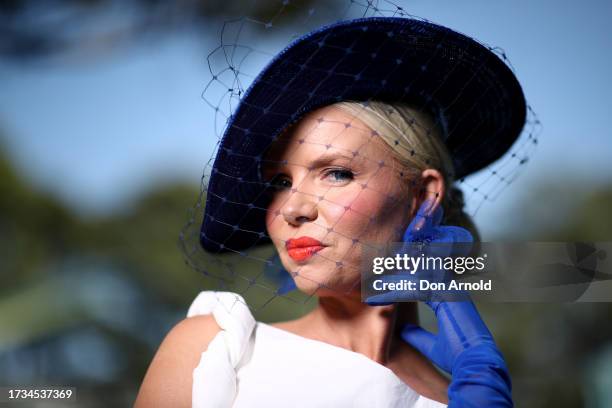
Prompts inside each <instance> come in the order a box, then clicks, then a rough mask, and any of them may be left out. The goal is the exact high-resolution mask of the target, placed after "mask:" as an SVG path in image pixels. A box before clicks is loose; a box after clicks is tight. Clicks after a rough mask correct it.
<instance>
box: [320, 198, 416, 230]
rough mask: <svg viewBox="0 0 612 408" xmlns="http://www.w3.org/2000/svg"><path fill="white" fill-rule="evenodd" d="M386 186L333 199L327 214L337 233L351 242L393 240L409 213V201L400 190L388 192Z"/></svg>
mask: <svg viewBox="0 0 612 408" xmlns="http://www.w3.org/2000/svg"><path fill="white" fill-rule="evenodd" d="M385 187H386V186H379V187H374V186H373V187H371V188H368V187H366V188H365V189H362V188H361V186H359V191H356V192H353V193H351V194H346V192H343V194H338V195H337V196H336V197H334V198H333V199H330V201H332V202H333V203H334V204H330V206H329V208H328V214H330V216H331V218H332V222H333V225H335V227H334V230H336V231H337V232H339V233H341V234H343V235H345V236H347V237H350V238H360V237H361V238H370V239H372V238H375V237H379V238H380V239H390V238H392V237H395V235H394V234H396V229H397V227H398V226H399V225H400V223H402V222H403V221H404V220H405V218H406V217H405V214H404V209H405V211H409V210H410V208H409V207H410V206H409V197H405V194H402V193H401V192H400V191H399V190H398V191H393V192H389V190H388V189H387V190H386V191H385Z"/></svg>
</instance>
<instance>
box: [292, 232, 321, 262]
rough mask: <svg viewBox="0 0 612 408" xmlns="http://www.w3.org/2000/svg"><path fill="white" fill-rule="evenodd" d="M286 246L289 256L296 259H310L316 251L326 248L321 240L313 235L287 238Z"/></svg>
mask: <svg viewBox="0 0 612 408" xmlns="http://www.w3.org/2000/svg"><path fill="white" fill-rule="evenodd" d="M285 247H286V248H287V252H288V253H289V256H290V257H291V258H293V259H294V260H296V261H303V260H305V259H308V258H310V257H311V256H312V255H313V254H315V253H316V252H319V251H320V250H322V249H323V248H325V246H324V245H323V244H322V243H321V241H318V240H316V239H314V238H312V237H299V238H295V239H290V240H287V243H286V244H285Z"/></svg>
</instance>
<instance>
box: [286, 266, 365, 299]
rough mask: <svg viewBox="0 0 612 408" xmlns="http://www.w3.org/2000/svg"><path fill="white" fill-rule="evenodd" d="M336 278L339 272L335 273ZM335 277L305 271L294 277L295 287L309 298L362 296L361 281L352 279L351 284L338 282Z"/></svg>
mask: <svg viewBox="0 0 612 408" xmlns="http://www.w3.org/2000/svg"><path fill="white" fill-rule="evenodd" d="M333 273H334V274H336V276H337V275H338V272H337V271H333ZM333 277H334V275H332V274H331V273H329V274H321V273H317V274H312V273H308V272H307V271H303V274H300V275H298V276H296V277H294V281H295V286H297V288H298V289H299V290H300V292H302V293H305V294H307V295H308V296H312V295H315V296H318V297H338V296H349V295H350V296H351V297H352V296H355V294H357V296H361V286H360V281H359V279H358V280H355V279H352V280H351V281H350V282H349V281H346V280H344V279H342V280H338V279H333Z"/></svg>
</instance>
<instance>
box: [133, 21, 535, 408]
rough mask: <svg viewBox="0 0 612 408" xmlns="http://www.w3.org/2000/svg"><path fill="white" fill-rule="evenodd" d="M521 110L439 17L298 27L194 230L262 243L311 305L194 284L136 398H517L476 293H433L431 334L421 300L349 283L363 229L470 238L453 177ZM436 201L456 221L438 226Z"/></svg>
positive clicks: (368, 240)
mask: <svg viewBox="0 0 612 408" xmlns="http://www.w3.org/2000/svg"><path fill="white" fill-rule="evenodd" d="M355 101H359V102H355ZM525 110H526V109H525V101H524V97H523V94H522V91H521V88H520V85H519V84H518V82H517V81H516V79H515V78H514V76H513V74H512V73H511V71H510V70H509V69H508V68H507V67H506V65H505V64H504V63H503V62H501V61H500V60H499V59H498V58H497V57H496V56H495V55H494V54H493V53H492V52H491V51H490V50H488V49H486V48H485V47H483V46H481V45H480V44H478V43H477V42H475V41H474V40H472V39H469V38H468V37H465V36H463V35H461V34H458V33H455V32H453V31H451V30H449V29H447V28H444V27H440V26H436V25H433V24H430V23H426V22H422V21H418V20H412V19H403V18H366V19H360V20H352V21H347V22H341V23H338V24H335V25H332V26H328V27H324V28H322V29H320V30H318V31H315V32H313V33H310V34H308V35H306V36H304V37H302V38H300V39H298V40H297V41H295V42H294V43H293V44H292V45H290V46H289V47H288V48H287V49H286V50H284V51H283V52H281V53H280V54H279V55H277V56H276V57H275V58H274V60H273V61H272V62H271V63H270V64H269V65H268V66H267V67H266V68H265V69H264V70H263V71H262V73H261V74H260V75H259V76H258V77H257V79H256V80H255V82H254V83H253V85H251V88H250V89H249V91H248V92H247V93H246V94H245V96H244V97H243V99H242V100H241V103H240V105H239V107H238V108H237V110H236V113H235V115H233V116H232V118H231V120H230V122H229V124H228V128H227V130H226V132H225V135H224V137H223V140H222V142H221V145H220V148H219V151H218V154H217V157H216V159H215V165H214V167H213V171H212V175H211V178H210V181H209V183H208V192H207V200H206V208H205V217H204V220H203V223H202V231H201V245H202V247H203V248H204V249H205V250H206V251H208V252H210V253H221V252H228V251H230V252H237V253H240V254H241V255H243V256H246V255H247V253H248V250H249V249H251V248H254V247H256V246H257V245H260V244H269V243H270V242H271V243H273V245H274V247H275V248H276V250H277V251H278V255H279V257H280V260H281V262H282V265H283V267H284V268H285V269H286V270H287V271H290V278H291V281H292V283H294V284H295V286H296V287H297V288H298V289H299V290H300V291H302V292H304V293H306V294H315V295H317V296H318V298H319V304H318V307H316V308H315V309H314V310H313V311H312V312H311V313H309V314H307V315H305V316H303V317H301V318H299V319H297V320H293V321H288V322H282V323H275V324H272V325H268V324H265V323H262V322H255V320H254V318H253V316H252V314H251V313H250V310H249V308H248V306H247V305H246V304H245V303H244V300H243V299H242V297H241V296H240V295H238V294H236V293H231V292H212V291H209V292H202V293H200V295H199V296H198V297H197V298H196V299H195V300H194V302H193V304H192V305H191V307H190V309H189V311H188V318H187V319H185V320H184V321H182V322H181V323H179V324H178V325H177V326H176V327H175V328H173V329H172V330H171V332H170V333H169V334H168V336H167V337H166V339H165V340H164V342H163V343H162V345H161V346H160V349H159V350H158V352H157V354H156V356H155V358H154V359H153V362H152V363H151V366H150V368H149V370H148V372H147V374H146V376H145V379H144V382H143V385H142V387H141V390H140V393H139V396H138V399H137V402H136V405H137V406H174V407H176V406H190V405H192V404H193V406H197V407H204V406H281V405H282V406H285V405H291V406H364V407H365V406H368V407H369V406H414V407H439V406H444V405H445V404H447V403H448V404H449V406H511V405H512V401H511V398H510V381H509V376H508V374H507V369H506V367H505V363H504V361H503V358H502V357H501V353H499V351H498V350H497V348H496V347H495V343H494V341H493V339H492V336H491V335H490V333H489V331H488V330H487V329H486V326H485V325H484V323H483V322H482V320H481V319H480V317H479V316H478V313H477V312H476V309H475V308H474V306H473V304H472V303H471V302H428V305H429V306H431V307H432V308H433V309H434V311H435V312H436V317H437V318H438V323H439V332H438V335H437V336H433V335H431V334H430V333H427V332H425V331H423V330H422V329H420V328H419V327H418V326H416V324H417V323H418V322H417V317H416V316H417V315H416V303H406V302H403V303H402V302H400V303H389V302H382V301H376V300H374V301H372V302H368V303H364V302H362V300H361V292H360V286H359V284H360V278H361V273H360V265H361V262H362V261H363V259H362V258H363V256H364V249H365V248H366V247H367V246H368V245H370V244H381V243H387V242H393V241H402V239H403V240H404V241H410V240H420V239H421V238H424V236H425V235H427V238H428V241H431V240H432V237H433V240H434V241H436V240H441V241H449V240H450V241H463V240H466V239H468V240H469V239H471V237H472V236H474V237H476V239H477V238H478V235H477V232H476V230H475V228H474V226H473V224H472V223H471V222H470V220H469V217H467V216H465V214H463V212H462V207H463V203H462V200H461V194H460V190H458V189H456V188H454V187H453V186H452V182H453V181H454V180H456V179H458V178H461V177H465V176H466V175H469V174H471V173H473V172H475V171H477V170H480V169H482V168H483V167H485V166H487V165H489V164H490V163H492V162H493V161H495V160H496V159H498V158H499V157H500V156H502V155H503V154H504V153H505V152H506V151H507V150H508V148H509V147H510V145H512V143H513V142H514V140H515V139H516V138H517V137H518V135H519V133H520V131H521V129H522V126H523V124H524V120H525ZM443 208H444V211H443V210H442V209H443ZM442 213H444V214H445V215H446V217H445V218H444V223H445V224H454V225H455V226H457V227H440V226H439V225H438V224H439V222H440V217H441V214H442ZM460 227H464V228H467V230H466V229H464V228H460ZM468 230H470V231H471V234H470V232H468ZM466 237H467V238H466ZM432 362H433V363H435V365H437V366H438V367H439V368H441V369H443V370H444V371H447V372H449V373H451V375H452V377H451V380H450V384H449V380H448V379H447V378H446V377H444V376H442V375H441V374H439V372H438V371H437V370H436V369H435V368H434V366H433V364H432Z"/></svg>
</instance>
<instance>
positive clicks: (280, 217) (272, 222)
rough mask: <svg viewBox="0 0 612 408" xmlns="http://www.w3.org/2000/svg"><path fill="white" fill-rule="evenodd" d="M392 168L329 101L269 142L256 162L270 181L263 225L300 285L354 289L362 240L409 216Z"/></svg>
mask: <svg viewBox="0 0 612 408" xmlns="http://www.w3.org/2000/svg"><path fill="white" fill-rule="evenodd" d="M400 171H401V170H400V169H399V168H398V166H397V164H395V162H394V161H393V159H392V157H391V148H390V147H389V146H388V145H386V143H385V142H384V141H382V140H380V139H379V138H378V137H377V135H376V132H373V131H372V130H370V129H368V128H367V127H366V125H365V124H363V123H362V122H360V121H359V120H357V119H355V118H353V117H351V116H350V115H348V114H347V113H344V112H343V111H341V110H339V109H337V108H333V107H329V106H328V107H325V108H321V109H319V110H316V111H313V112H311V113H310V114H308V115H307V116H305V117H304V118H303V119H302V120H301V121H300V122H299V123H297V124H296V126H294V127H293V128H291V130H290V131H289V132H286V133H285V134H284V135H283V136H281V137H280V138H279V139H278V140H277V141H276V142H275V143H274V144H273V145H272V147H271V148H270V150H269V152H268V154H267V155H266V158H265V162H264V165H263V166H262V176H263V177H264V179H265V180H268V181H271V182H272V184H273V185H274V186H275V188H274V189H273V191H272V193H271V194H272V196H271V202H270V205H269V207H268V211H267V214H266V227H267V230H268V234H269V236H270V238H271V239H272V242H273V243H274V245H275V247H276V249H277V250H278V253H279V254H280V258H281V261H282V263H283V265H284V267H285V268H286V269H287V270H288V271H291V272H297V273H298V274H297V275H296V276H294V280H295V283H296V286H297V287H298V288H299V289H300V290H301V291H303V292H305V293H308V294H315V292H316V294H317V295H318V296H333V295H349V294H350V295H355V296H359V290H360V286H359V283H360V279H361V275H360V270H361V261H362V253H363V249H364V247H363V246H364V244H374V243H387V242H390V241H399V240H400V239H401V236H402V233H403V231H404V229H405V227H406V226H407V225H408V223H409V221H410V219H411V213H412V211H413V208H414V206H415V203H414V202H413V198H414V197H413V194H412V190H411V189H409V188H406V186H403V187H402V186H401V183H406V184H407V183H409V180H407V179H406V176H405V175H404V177H403V178H404V180H403V181H401V178H402V175H401V174H400ZM317 241H318V242H317Z"/></svg>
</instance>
